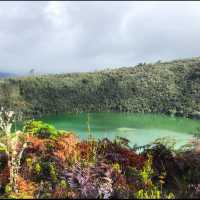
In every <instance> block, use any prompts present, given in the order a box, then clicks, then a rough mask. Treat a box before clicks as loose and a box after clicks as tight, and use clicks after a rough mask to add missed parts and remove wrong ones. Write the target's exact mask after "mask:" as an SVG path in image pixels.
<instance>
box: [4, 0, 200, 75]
mask: <svg viewBox="0 0 200 200" xmlns="http://www.w3.org/2000/svg"><path fill="white" fill-rule="evenodd" d="M193 56H200V2H53V1H51V2H50V1H49V2H0V71H9V72H10V71H12V72H18V73H26V72H28V71H29V70H30V69H32V68H34V69H35V71H36V72H38V73H62V72H77V71H94V70H100V69H103V68H109V67H120V66H134V65H135V64H137V63H139V62H156V61H157V60H170V59H177V58H189V57H193Z"/></svg>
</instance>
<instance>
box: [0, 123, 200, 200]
mask: <svg viewBox="0 0 200 200" xmlns="http://www.w3.org/2000/svg"><path fill="white" fill-rule="evenodd" d="M7 124H9V122H8V123H7ZM0 132H1V133H2V134H3V133H4V130H3V129H2V130H0ZM41 132H42V135H41ZM43 133H45V134H43ZM56 133H57V134H56ZM2 134H1V135H2ZM3 135H4V134H3ZM3 135H2V136H1V137H0V141H1V142H3V141H5V137H4V136H5V135H4V136H3ZM10 136H11V134H9V133H7V137H9V138H7V139H9V140H7V146H5V148H2V149H1V151H0V163H1V168H0V185H1V190H0V198H4V199H5V198H17V199H20V198H22V199H26V198H40V199H41V198H42V199H43V198H44V199H46V198H56V199H59V198H62V199H63V198H66V199H68V198H70V199H77V198H81V199H85V198H86V199H89V198H104V199H109V198H117V199H129V198H131V199H133V198H135V199H149V198H154V199H174V198H178V199H179V198H199V197H200V193H199V180H200V173H199V171H200V159H199V144H200V142H199V140H195V143H194V144H193V145H191V146H190V147H189V148H187V150H185V149H184V148H182V149H179V150H175V149H174V148H173V146H174V145H171V144H173V141H172V142H170V141H168V140H166V139H163V140H157V141H155V142H153V143H151V144H148V145H145V146H142V147H138V146H134V148H131V147H130V146H129V141H128V140H127V139H124V138H121V137H118V138H116V139H115V140H114V141H110V140H108V139H107V138H104V139H102V140H95V139H92V138H91V137H90V135H89V136H88V139H86V140H82V141H81V140H80V139H79V138H78V137H77V136H76V135H75V133H72V132H66V131H59V130H56V129H55V128H54V127H53V126H51V125H48V124H45V123H43V122H41V121H28V122H27V123H26V124H25V126H24V128H23V132H17V133H12V138H10ZM166 144H169V145H166ZM8 147H9V148H8ZM137 150H140V153H139V152H138V151H137Z"/></svg>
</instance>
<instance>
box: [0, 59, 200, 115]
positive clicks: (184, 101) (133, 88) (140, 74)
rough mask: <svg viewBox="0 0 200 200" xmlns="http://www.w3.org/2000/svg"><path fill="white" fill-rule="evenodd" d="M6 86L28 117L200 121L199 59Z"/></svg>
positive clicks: (7, 83)
mask: <svg viewBox="0 0 200 200" xmlns="http://www.w3.org/2000/svg"><path fill="white" fill-rule="evenodd" d="M0 87H1V88H4V90H3V89H1V90H0V93H1V94H0V96H3V97H4V99H5V100H6V101H5V103H7V104H8V103H9V102H8V95H7V97H6V95H4V92H6V93H7V92H8V91H9V90H8V89H5V88H10V90H11V89H12V88H13V87H14V88H15V89H14V91H12V94H13V92H14V94H15V95H12V98H9V99H10V100H11V102H12V103H10V104H9V105H11V104H13V102H25V103H24V105H26V109H25V107H24V106H23V108H24V110H23V111H24V113H25V115H28V116H30V115H34V116H37V115H46V114H52V113H61V112H99V111H101V112H102V111H108V112H109V111H119V112H151V113H165V114H170V115H180V116H185V117H200V58H199V57H198V58H193V59H187V60H176V61H172V62H163V63H162V62H157V63H155V64H139V65H137V66H135V67H129V68H119V69H113V70H104V71H99V72H94V73H73V74H61V75H45V76H34V77H31V76H30V77H24V78H9V79H6V80H4V81H2V82H1V83H0ZM16 93H17V94H16ZM16 97H17V98H18V101H17V100H16ZM2 102H3V101H1V103H2Z"/></svg>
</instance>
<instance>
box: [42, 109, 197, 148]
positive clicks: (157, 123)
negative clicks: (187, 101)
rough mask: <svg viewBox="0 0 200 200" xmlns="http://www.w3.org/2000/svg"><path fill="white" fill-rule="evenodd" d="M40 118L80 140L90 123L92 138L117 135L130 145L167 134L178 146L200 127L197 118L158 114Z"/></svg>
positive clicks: (144, 142) (76, 115)
mask: <svg viewBox="0 0 200 200" xmlns="http://www.w3.org/2000/svg"><path fill="white" fill-rule="evenodd" d="M40 120H42V121H44V122H47V123H50V124H52V125H54V126H55V127H56V128H57V129H63V130H69V131H74V132H76V133H77V134H78V135H79V137H80V138H82V139H86V138H88V136H89V129H88V124H89V128H90V131H91V133H92V136H93V137H95V138H98V139H100V138H104V137H107V138H109V139H111V140H113V139H114V138H115V137H116V136H120V137H124V138H127V139H128V140H129V141H130V144H131V145H133V144H137V145H145V144H147V143H149V142H152V141H154V140H155V139H157V138H162V137H169V138H173V139H175V140H176V142H177V146H181V145H183V144H186V143H187V142H188V141H189V140H190V139H192V138H193V135H192V133H194V132H195V131H196V129H197V128H198V127H200V121H198V120H192V119H186V118H181V117H169V116H165V115H158V114H135V113H89V114H87V113H80V114H60V115H53V116H46V117H43V118H41V119H40ZM88 122H89V123H88Z"/></svg>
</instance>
